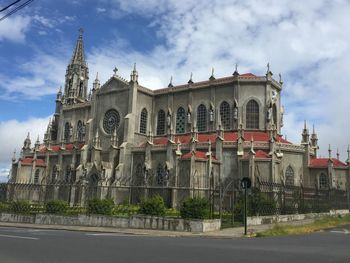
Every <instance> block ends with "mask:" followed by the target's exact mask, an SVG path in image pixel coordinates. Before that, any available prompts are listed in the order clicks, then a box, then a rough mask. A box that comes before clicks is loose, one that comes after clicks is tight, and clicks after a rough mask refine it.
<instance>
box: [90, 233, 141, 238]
mask: <svg viewBox="0 0 350 263" xmlns="http://www.w3.org/2000/svg"><path fill="white" fill-rule="evenodd" d="M86 235H87V236H102V237H103V236H106V237H108V236H109V237H113V236H116V237H134V236H135V234H117V233H116V234H114V233H101V234H86Z"/></svg>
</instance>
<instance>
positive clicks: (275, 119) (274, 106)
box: [272, 104, 277, 126]
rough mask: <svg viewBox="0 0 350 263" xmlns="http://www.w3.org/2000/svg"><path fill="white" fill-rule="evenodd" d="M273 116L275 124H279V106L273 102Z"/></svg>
mask: <svg viewBox="0 0 350 263" xmlns="http://www.w3.org/2000/svg"><path fill="white" fill-rule="evenodd" d="M272 118H273V124H275V125H276V126H277V108H276V104H273V106H272Z"/></svg>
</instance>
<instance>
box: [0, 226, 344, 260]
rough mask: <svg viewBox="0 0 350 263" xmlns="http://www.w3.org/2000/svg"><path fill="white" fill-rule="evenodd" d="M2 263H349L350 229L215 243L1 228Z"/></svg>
mask: <svg viewBox="0 0 350 263" xmlns="http://www.w3.org/2000/svg"><path fill="white" fill-rule="evenodd" d="M0 262H1V263H14V262H16V263H18V262H21V263H22V262H25V263H31V262H36V263H39V262H65V263H67V262H74V263H79V262H84V263H88V262H98V263H102V262H128V263H129V262H131V263H132V262H142V263H148V262H150V263H151V262H152V263H155V262H166V263H172V262H190V263H195V262H200V263H206V262H210V263H220V262H259V263H264V262H266V263H267V262H268V263H271V262H279V263H280V262H283V263H289V262H293V263H296V262H298V263H299V262H308V263H311V262H317V263H322V262H332V263H334V262H342V263H349V262H350V226H347V227H341V228H337V229H332V230H328V231H326V232H320V233H315V234H311V235H302V236H289V237H274V238H240V239H238V238H236V239H213V238H203V237H188V238H186V237H185V238H180V237H152V236H135V235H124V234H107V233H106V234H104V233H89V232H74V231H61V230H42V229H40V230H39V229H24V228H23V229H21V228H10V227H0Z"/></svg>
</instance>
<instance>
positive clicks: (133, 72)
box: [130, 63, 139, 82]
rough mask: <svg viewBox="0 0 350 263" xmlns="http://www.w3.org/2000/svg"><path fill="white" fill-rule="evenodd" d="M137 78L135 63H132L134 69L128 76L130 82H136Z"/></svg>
mask: <svg viewBox="0 0 350 263" xmlns="http://www.w3.org/2000/svg"><path fill="white" fill-rule="evenodd" d="M138 78H139V75H138V73H137V71H136V63H134V68H133V70H132V71H131V74H130V82H137V81H138Z"/></svg>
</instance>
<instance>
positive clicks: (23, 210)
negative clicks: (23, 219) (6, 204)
mask: <svg viewBox="0 0 350 263" xmlns="http://www.w3.org/2000/svg"><path fill="white" fill-rule="evenodd" d="M10 207H11V211H12V212H14V213H18V214H28V213H30V212H31V205H30V203H29V202H28V201H26V200H20V201H14V202H12V203H11V205H10Z"/></svg>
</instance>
